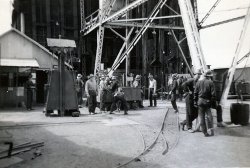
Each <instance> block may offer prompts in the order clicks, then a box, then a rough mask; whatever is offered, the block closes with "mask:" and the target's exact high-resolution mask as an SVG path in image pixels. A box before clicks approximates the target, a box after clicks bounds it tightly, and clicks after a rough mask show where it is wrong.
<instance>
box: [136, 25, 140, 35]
mask: <svg viewBox="0 0 250 168" xmlns="http://www.w3.org/2000/svg"><path fill="white" fill-rule="evenodd" d="M135 33H136V34H137V33H139V30H138V26H137V24H136V31H135Z"/></svg>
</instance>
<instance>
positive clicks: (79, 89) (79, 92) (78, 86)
mask: <svg viewBox="0 0 250 168" xmlns="http://www.w3.org/2000/svg"><path fill="white" fill-rule="evenodd" d="M83 86H84V82H83V81H82V75H81V74H78V75H77V77H76V93H77V100H78V107H79V108H81V107H82V106H81V104H82V94H83V89H82V88H83Z"/></svg>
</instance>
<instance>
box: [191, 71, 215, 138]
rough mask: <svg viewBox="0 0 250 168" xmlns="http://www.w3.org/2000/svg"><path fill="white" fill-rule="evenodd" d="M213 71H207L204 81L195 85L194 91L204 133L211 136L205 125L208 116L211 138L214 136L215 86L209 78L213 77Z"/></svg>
mask: <svg viewBox="0 0 250 168" xmlns="http://www.w3.org/2000/svg"><path fill="white" fill-rule="evenodd" d="M212 76H213V74H212V71H211V70H207V71H206V72H205V73H204V79H202V80H199V81H198V82H197V83H196V85H195V90H194V104H195V105H197V106H198V115H199V120H200V125H201V129H202V132H203V133H204V135H205V136H206V137H207V136H209V134H208V132H207V127H206V123H205V115H207V121H208V128H209V129H210V130H211V136H213V135H214V131H213V129H212V128H213V116H212V113H211V109H210V108H211V104H212V102H215V100H216V95H215V86H214V83H213V81H212V80H210V79H209V78H210V77H212Z"/></svg>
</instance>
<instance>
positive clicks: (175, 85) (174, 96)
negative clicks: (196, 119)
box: [170, 74, 178, 113]
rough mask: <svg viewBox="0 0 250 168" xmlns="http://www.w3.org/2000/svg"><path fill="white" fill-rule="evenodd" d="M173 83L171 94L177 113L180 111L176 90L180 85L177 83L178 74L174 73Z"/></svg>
mask: <svg viewBox="0 0 250 168" xmlns="http://www.w3.org/2000/svg"><path fill="white" fill-rule="evenodd" d="M172 79H173V81H172V84H171V91H170V95H171V104H172V106H173V108H174V110H175V112H176V113H177V112H178V108H177V105H176V97H177V95H176V90H177V87H178V83H177V74H173V75H172Z"/></svg>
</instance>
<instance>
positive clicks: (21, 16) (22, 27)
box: [20, 12, 25, 34]
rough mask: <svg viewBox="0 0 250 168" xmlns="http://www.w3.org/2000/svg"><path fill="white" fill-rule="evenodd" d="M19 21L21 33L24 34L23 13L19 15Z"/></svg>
mask: <svg viewBox="0 0 250 168" xmlns="http://www.w3.org/2000/svg"><path fill="white" fill-rule="evenodd" d="M20 20H21V32H22V33H23V34H25V17H24V13H23V12H21V13H20Z"/></svg>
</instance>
